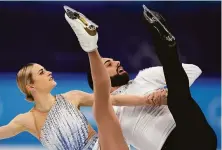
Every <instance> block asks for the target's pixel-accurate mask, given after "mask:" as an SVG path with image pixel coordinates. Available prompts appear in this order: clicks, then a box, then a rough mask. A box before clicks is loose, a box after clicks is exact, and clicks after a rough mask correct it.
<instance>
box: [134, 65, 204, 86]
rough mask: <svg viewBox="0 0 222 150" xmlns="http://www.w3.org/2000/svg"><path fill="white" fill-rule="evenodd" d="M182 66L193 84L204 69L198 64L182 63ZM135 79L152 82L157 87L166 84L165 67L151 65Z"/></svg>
mask: <svg viewBox="0 0 222 150" xmlns="http://www.w3.org/2000/svg"><path fill="white" fill-rule="evenodd" d="M182 66H183V68H184V70H185V72H186V74H187V76H188V79H189V85H190V86H191V85H192V84H193V83H194V81H195V80H196V79H197V78H198V77H199V76H200V75H201V73H202V71H201V69H200V68H199V67H198V66H196V65H193V64H182ZM175 76H176V74H175ZM135 80H136V81H138V82H143V83H144V82H146V83H149V84H152V85H153V86H155V87H157V88H162V87H164V86H166V81H165V77H164V73H163V68H162V67H161V66H158V67H151V68H147V69H144V70H142V71H140V72H139V74H138V75H137V77H136V78H135Z"/></svg>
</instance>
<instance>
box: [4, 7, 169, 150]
mask: <svg viewBox="0 0 222 150" xmlns="http://www.w3.org/2000/svg"><path fill="white" fill-rule="evenodd" d="M68 9H69V10H68ZM65 10H66V13H67V14H68V15H67V14H65V18H66V20H67V22H68V23H69V24H70V26H71V27H72V29H73V31H74V32H75V34H76V36H77V38H78V40H79V43H80V45H81V47H82V49H83V50H84V51H85V52H87V53H88V56H89V60H90V66H91V71H92V78H93V82H94V94H88V93H85V92H82V91H68V92H66V93H62V94H57V95H55V96H54V95H52V94H51V90H52V89H53V88H54V87H55V86H56V82H55V81H54V79H53V77H52V73H51V72H50V71H47V70H46V69H45V68H44V67H43V66H41V65H39V64H35V63H32V64H28V65H26V66H24V67H22V68H21V69H20V70H19V72H18V74H17V84H18V87H19V89H20V90H21V91H22V92H23V93H24V94H25V95H26V99H27V100H29V101H32V102H33V103H34V107H33V108H32V109H31V110H30V111H29V112H27V113H23V114H19V115H17V116H16V117H15V118H14V119H13V120H12V121H11V122H10V123H8V124H7V125H5V126H2V127H0V139H5V138H10V137H13V136H15V135H17V134H19V133H21V132H24V131H28V132H29V133H31V134H32V135H33V136H35V137H36V138H38V140H39V141H40V142H41V144H42V145H43V146H44V147H45V148H47V149H50V150H92V149H93V150H97V149H102V150H126V149H128V146H127V144H126V143H125V141H124V138H123V135H122V131H121V129H120V125H119V122H118V120H117V118H116V116H115V114H114V111H113V109H112V104H114V105H128V106H130V105H150V104H151V105H153V104H154V103H153V101H156V102H157V103H155V104H158V105H159V104H165V103H166V99H165V98H162V96H155V95H149V96H144V97H139V96H132V95H117V96H110V80H109V77H108V73H107V71H106V70H105V68H104V65H103V63H102V61H101V58H100V55H99V52H98V50H97V41H98V33H97V32H96V30H95V29H96V27H97V26H96V25H95V24H94V23H92V22H91V21H90V20H88V19H87V18H86V17H85V16H83V15H82V14H80V13H77V12H75V11H74V10H72V9H71V8H68V7H65ZM78 14H79V16H78ZM76 15H77V16H76ZM68 16H69V17H68ZM80 17H81V18H80ZM86 24H87V26H86ZM90 25H92V26H90ZM155 94H156V95H160V94H162V92H159V93H158V92H156V93H155ZM160 97H161V98H162V99H161V98H160ZM155 104H154V105H155ZM80 106H93V114H94V117H95V119H96V122H97V125H98V131H99V133H98V134H97V133H96V132H95V131H94V130H93V129H92V127H91V126H90V125H89V123H88V121H87V120H86V118H85V116H84V115H83V114H82V113H81V112H80V111H79V107H80Z"/></svg>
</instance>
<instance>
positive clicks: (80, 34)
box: [64, 6, 98, 52]
mask: <svg viewBox="0 0 222 150" xmlns="http://www.w3.org/2000/svg"><path fill="white" fill-rule="evenodd" d="M64 9H65V11H66V12H65V19H66V21H67V22H68V23H69V25H70V26H71V28H72V29H73V31H74V32H75V34H76V36H77V38H78V40H79V43H80V46H81V47H82V49H83V50H84V51H86V52H92V51H94V50H96V49H97V48H98V46H97V42H98V33H97V31H96V29H97V28H98V26H97V25H96V24H95V23H93V22H92V21H91V20H89V19H88V18H86V17H85V16H84V15H83V14H81V13H80V12H77V11H76V10H74V9H72V8H70V7H68V6H64Z"/></svg>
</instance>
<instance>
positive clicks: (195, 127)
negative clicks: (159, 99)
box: [144, 6, 216, 150]
mask: <svg viewBox="0 0 222 150" xmlns="http://www.w3.org/2000/svg"><path fill="white" fill-rule="evenodd" d="M144 17H145V19H146V23H147V25H148V27H149V29H150V31H151V32H152V36H153V43H154V45H155V51H156V54H157V56H158V58H159V60H160V62H161V64H162V65H163V70H164V75H165V79H166V84H167V88H168V107H169V110H170V111H171V113H172V115H173V117H174V119H175V122H176V128H175V130H174V131H173V132H172V134H173V135H170V138H173V139H169V141H170V142H171V143H170V144H169V145H168V146H169V149H190V150H193V149H209V150H213V149H216V136H215V133H214V131H213V130H212V128H211V127H210V126H209V124H208V122H207V120H206V118H205V116H204V114H203V112H202V111H201V109H200V107H199V106H198V105H197V103H196V102H195V101H194V100H193V98H192V97H191V93H190V89H189V81H188V77H187V75H186V73H185V71H184V69H183V67H182V63H181V62H180V60H179V57H178V53H177V46H176V40H175V38H174V36H173V35H172V34H171V33H170V32H169V31H168V29H167V28H166V27H165V26H164V25H163V24H164V23H163V22H160V20H159V19H158V18H157V16H156V15H154V13H152V11H150V10H149V9H147V8H146V7H145V6H144Z"/></svg>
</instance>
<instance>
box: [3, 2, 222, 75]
mask: <svg viewBox="0 0 222 150" xmlns="http://www.w3.org/2000/svg"><path fill="white" fill-rule="evenodd" d="M142 4H146V5H147V7H149V8H150V9H152V10H155V11H158V12H160V13H161V14H162V15H163V16H164V17H165V19H166V20H167V23H168V25H169V26H170V28H171V31H172V33H173V34H174V35H175V37H176V38H177V42H178V45H179V49H180V50H179V51H180V54H181V60H182V61H183V62H186V63H193V64H196V65H198V66H199V67H200V68H201V69H202V70H203V75H207V76H212V75H213V76H215V75H218V76H220V73H221V70H220V64H221V62H220V58H221V54H220V52H221V36H220V35H221V5H220V2H193V1H190V2H173V1H171V2H102V1H99V2H0V18H1V21H0V71H1V72H14V71H18V69H19V68H20V67H21V66H22V65H24V64H26V63H29V62H37V63H40V64H42V65H43V66H46V68H47V69H49V70H52V71H56V72H85V71H86V70H87V67H88V58H87V55H86V54H85V53H84V52H83V51H82V50H81V48H80V46H79V43H78V41H77V38H76V36H75V34H74V33H73V31H72V30H71V28H70V26H69V25H68V23H67V22H66V21H65V18H64V10H63V5H68V6H71V7H73V8H75V9H76V10H78V11H80V12H82V13H83V14H85V15H86V16H88V17H89V18H90V19H91V20H93V21H94V22H95V23H97V24H98V25H99V42H98V45H99V50H100V53H101V55H102V56H104V57H113V58H115V59H118V60H120V61H121V62H122V64H123V66H124V67H125V69H126V70H127V71H129V72H137V71H138V70H139V69H143V68H147V67H150V66H156V65H159V61H158V59H157V58H156V55H155V54H154V52H153V47H152V43H151V40H150V38H149V32H148V31H147V29H146V27H145V26H144V22H143V21H142V19H143V15H142V12H143V9H142V6H141V5H142Z"/></svg>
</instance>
